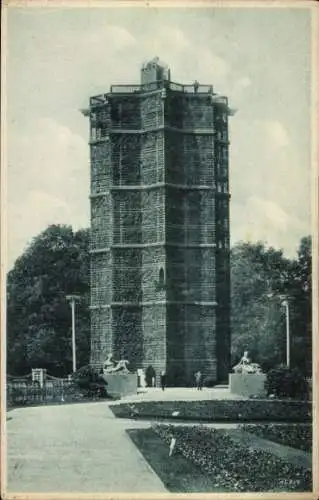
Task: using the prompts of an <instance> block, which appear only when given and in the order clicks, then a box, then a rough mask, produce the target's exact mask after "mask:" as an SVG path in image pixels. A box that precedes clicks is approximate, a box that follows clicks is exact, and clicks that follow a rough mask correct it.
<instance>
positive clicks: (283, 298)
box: [267, 293, 290, 368]
mask: <svg viewBox="0 0 319 500" xmlns="http://www.w3.org/2000/svg"><path fill="white" fill-rule="evenodd" d="M274 296H276V294H274V293H269V294H267V297H268V298H271V297H274ZM277 297H278V298H279V300H280V303H281V305H282V306H283V307H284V308H285V315H286V365H287V366H288V368H289V367H290V310H289V299H288V296H287V295H277Z"/></svg>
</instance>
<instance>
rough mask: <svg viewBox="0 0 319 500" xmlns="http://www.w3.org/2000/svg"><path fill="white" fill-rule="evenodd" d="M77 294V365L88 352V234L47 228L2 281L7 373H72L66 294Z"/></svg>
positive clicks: (65, 228)
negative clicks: (40, 370) (43, 370)
mask: <svg viewBox="0 0 319 500" xmlns="http://www.w3.org/2000/svg"><path fill="white" fill-rule="evenodd" d="M72 293H76V294H79V295H80V296H81V301H80V303H78V304H77V309H76V321H77V324H76V341H77V342H76V344H77V361H78V364H79V365H82V364H87V362H88V358H89V349H90V345H89V344H90V322H89V321H90V319H89V307H88V306H89V231H88V230H80V231H77V232H73V231H72V228H71V227H70V226H59V225H52V226H49V227H48V228H47V229H46V230H45V231H43V232H42V233H41V234H40V235H38V236H37V237H36V238H34V240H33V241H32V242H31V244H30V245H29V247H28V248H27V250H26V251H25V252H24V254H23V255H22V256H21V257H20V258H18V259H17V261H16V262H15V265H14V268H13V269H12V271H10V272H9V274H8V280H7V369H8V372H9V373H10V374H12V375H13V374H17V375H20V374H21V375H22V374H25V373H27V372H30V370H31V368H35V367H41V368H47V370H48V371H49V372H50V373H51V374H53V375H59V376H62V375H65V374H67V373H70V372H71V369H72V348H71V312H70V307H69V304H68V303H67V301H66V295H67V294H72Z"/></svg>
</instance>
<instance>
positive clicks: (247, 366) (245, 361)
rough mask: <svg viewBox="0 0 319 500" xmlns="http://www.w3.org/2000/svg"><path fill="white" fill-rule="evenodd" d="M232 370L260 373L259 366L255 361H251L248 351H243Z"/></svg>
mask: <svg viewBox="0 0 319 500" xmlns="http://www.w3.org/2000/svg"><path fill="white" fill-rule="evenodd" d="M233 371H234V372H235V373H262V369H261V367H260V366H259V365H258V364H257V363H252V362H251V360H250V358H249V357H248V351H245V352H244V355H243V357H242V358H241V360H240V361H239V363H238V364H237V365H235V366H234V367H233Z"/></svg>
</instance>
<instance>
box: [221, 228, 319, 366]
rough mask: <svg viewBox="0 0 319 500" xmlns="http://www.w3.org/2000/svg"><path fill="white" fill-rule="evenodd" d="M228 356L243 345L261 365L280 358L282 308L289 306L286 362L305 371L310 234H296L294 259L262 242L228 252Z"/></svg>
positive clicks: (308, 332)
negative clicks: (298, 239) (298, 238)
mask: <svg viewBox="0 0 319 500" xmlns="http://www.w3.org/2000/svg"><path fill="white" fill-rule="evenodd" d="M231 286H232V295H231V301H232V303H231V304H232V309H231V323H232V360H233V363H235V362H237V360H238V359H239V358H240V356H242V354H243V352H244V351H245V350H248V351H249V352H250V356H251V357H252V358H253V359H254V360H255V361H256V362H259V363H260V364H261V365H262V366H263V367H264V368H265V369H269V368H271V367H274V366H276V365H278V364H280V363H283V362H284V361H285V359H286V334H285V331H286V330H285V324H286V323H285V321H286V319H285V312H284V310H283V308H282V307H281V300H280V297H282V296H287V297H288V300H289V306H290V307H289V310H290V329H291V361H292V364H294V365H298V366H299V367H300V368H301V370H302V371H303V372H308V373H310V371H311V239H310V237H306V238H302V240H301V242H300V247H299V251H298V256H297V258H296V259H292V260H291V259H287V258H285V257H284V255H283V253H282V251H280V250H276V249H274V248H272V247H266V246H265V245H264V244H263V243H260V242H259V243H255V244H252V243H239V244H238V245H236V246H235V247H233V249H232V251H231Z"/></svg>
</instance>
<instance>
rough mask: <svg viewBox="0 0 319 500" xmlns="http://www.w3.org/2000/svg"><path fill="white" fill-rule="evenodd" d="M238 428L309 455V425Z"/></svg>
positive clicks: (310, 447)
mask: <svg viewBox="0 0 319 500" xmlns="http://www.w3.org/2000/svg"><path fill="white" fill-rule="evenodd" d="M240 427H241V428H242V429H243V430H244V431H247V432H250V433H253V434H256V435H257V436H259V437H262V438H265V439H270V440H271V441H275V442H276V443H280V444H283V445H285V446H291V447H292V448H298V449H299V450H304V451H307V452H308V453H311V450H312V426H311V425H310V424H301V423H300V424H251V425H250V424H245V425H242V426H240Z"/></svg>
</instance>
